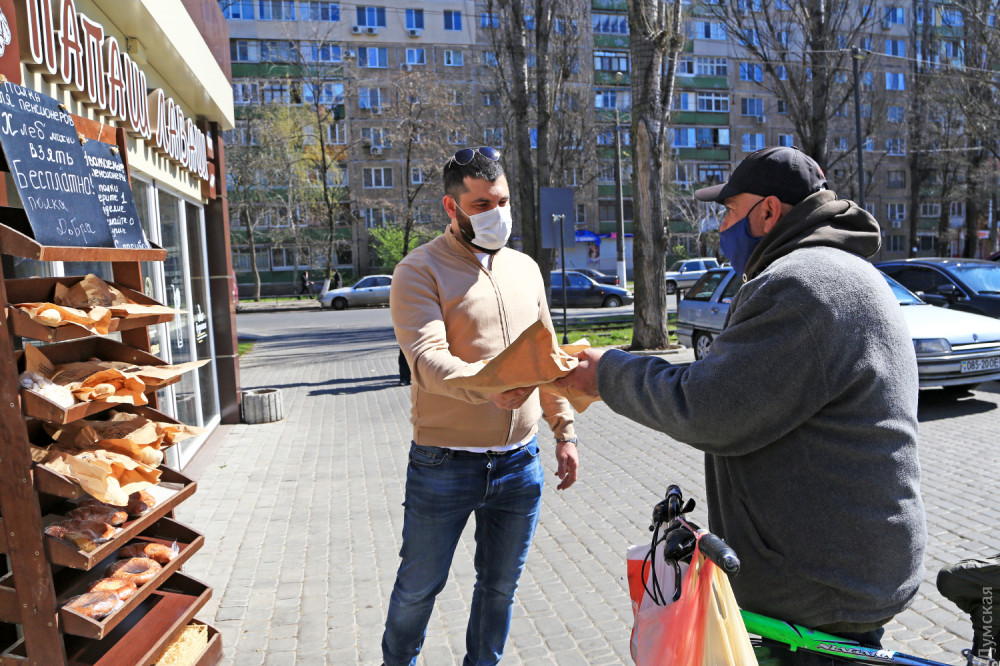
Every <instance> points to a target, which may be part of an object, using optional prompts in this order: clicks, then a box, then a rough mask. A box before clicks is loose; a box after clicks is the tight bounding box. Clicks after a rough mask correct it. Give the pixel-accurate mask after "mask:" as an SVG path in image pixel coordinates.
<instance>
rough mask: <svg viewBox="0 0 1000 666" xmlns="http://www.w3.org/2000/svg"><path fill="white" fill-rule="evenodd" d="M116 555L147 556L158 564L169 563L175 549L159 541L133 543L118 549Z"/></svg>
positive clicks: (174, 553) (174, 555)
mask: <svg viewBox="0 0 1000 666" xmlns="http://www.w3.org/2000/svg"><path fill="white" fill-rule="evenodd" d="M118 557H148V558H149V559H151V560H154V561H156V562H159V563H160V564H169V563H170V561H171V560H172V559H174V558H175V557H177V551H175V550H174V549H173V548H170V547H169V546H164V545H163V544H159V543H133V544H131V545H129V546H125V547H124V548H122V549H121V550H119V551H118Z"/></svg>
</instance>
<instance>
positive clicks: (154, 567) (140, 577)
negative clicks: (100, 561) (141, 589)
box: [105, 557, 163, 585]
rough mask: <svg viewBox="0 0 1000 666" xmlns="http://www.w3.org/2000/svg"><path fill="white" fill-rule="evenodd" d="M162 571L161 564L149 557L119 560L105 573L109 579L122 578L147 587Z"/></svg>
mask: <svg viewBox="0 0 1000 666" xmlns="http://www.w3.org/2000/svg"><path fill="white" fill-rule="evenodd" d="M162 569H163V567H161V566H160V564H159V562H156V561H155V560H151V559H149V558H148V557H132V558H129V559H127V560H118V561H117V562H115V563H114V564H112V565H111V566H109V567H108V570H107V571H106V572H105V573H106V574H107V576H108V578H122V579H124V580H130V581H132V582H133V583H135V584H136V585H145V584H146V583H148V582H149V581H151V580H153V577H154V576H156V574H157V573H159V572H160V570H162Z"/></svg>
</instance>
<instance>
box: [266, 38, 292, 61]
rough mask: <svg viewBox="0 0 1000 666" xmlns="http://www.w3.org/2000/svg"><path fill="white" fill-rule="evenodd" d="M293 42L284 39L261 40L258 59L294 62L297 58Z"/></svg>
mask: <svg viewBox="0 0 1000 666" xmlns="http://www.w3.org/2000/svg"><path fill="white" fill-rule="evenodd" d="M296 53H297V50H296V48H295V44H293V43H292V42H285V41H263V42H261V43H260V59H261V60H262V61H263V62H295V61H296V60H298V56H297V55H296Z"/></svg>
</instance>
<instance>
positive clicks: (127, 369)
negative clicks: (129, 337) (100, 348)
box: [100, 358, 212, 389]
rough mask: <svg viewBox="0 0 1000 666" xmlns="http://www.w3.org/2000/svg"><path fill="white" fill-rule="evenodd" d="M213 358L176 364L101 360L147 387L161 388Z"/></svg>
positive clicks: (102, 363) (102, 362)
mask: <svg viewBox="0 0 1000 666" xmlns="http://www.w3.org/2000/svg"><path fill="white" fill-rule="evenodd" d="M211 360H212V359H208V358H206V359H202V360H200V361H188V362H187V363H177V364H174V365H133V364H131V363H126V362H124V361H101V362H100V363H101V365H103V366H104V367H105V368H111V369H114V370H118V371H120V372H121V373H122V374H124V375H125V376H126V377H134V378H136V379H138V380H140V381H141V382H142V383H143V384H144V385H145V386H146V387H147V388H157V389H158V388H160V387H161V386H166V385H167V384H169V383H170V381H171V380H172V379H175V378H176V377H179V376H180V375H183V374H184V373H185V372H189V371H191V370H195V369H196V368H200V367H201V366H203V365H205V364H206V363H208V362H210V361H211Z"/></svg>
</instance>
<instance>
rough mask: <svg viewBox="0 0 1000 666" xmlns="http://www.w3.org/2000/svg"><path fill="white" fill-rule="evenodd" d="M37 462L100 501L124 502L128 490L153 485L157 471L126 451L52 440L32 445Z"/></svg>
mask: <svg viewBox="0 0 1000 666" xmlns="http://www.w3.org/2000/svg"><path fill="white" fill-rule="evenodd" d="M31 458H32V460H34V461H35V462H36V463H38V464H40V465H44V466H45V467H48V468H49V469H51V470H53V471H55V472H58V473H60V474H62V475H63V476H66V477H68V478H70V479H72V480H73V481H76V482H77V483H79V484H80V486H81V487H82V488H83V489H84V490H85V491H86V492H88V493H89V494H91V495H93V496H94V497H95V498H97V499H99V500H100V501H102V502H107V503H108V504H114V505H115V506H126V505H127V504H128V496H129V495H130V494H131V493H134V492H138V491H140V490H145V489H146V488H149V487H150V486H155V485H156V484H157V483H158V482H159V480H160V471H159V470H156V469H153V468H152V467H150V466H148V465H143V464H142V463H140V462H137V461H135V460H132V459H131V458H129V457H128V456H126V455H123V454H121V453H115V452H114V451H107V450H105V449H95V450H92V451H81V450H77V449H69V448H63V447H62V446H61V445H59V444H53V445H52V446H50V447H49V448H47V449H43V448H40V447H37V446H32V447H31Z"/></svg>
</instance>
